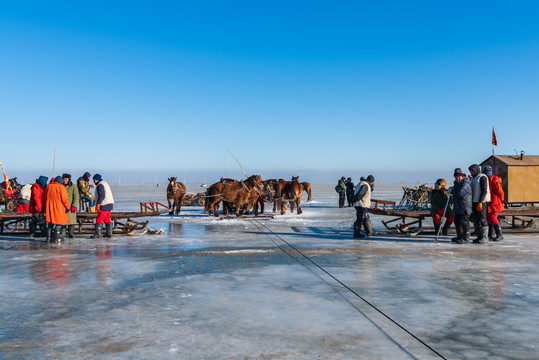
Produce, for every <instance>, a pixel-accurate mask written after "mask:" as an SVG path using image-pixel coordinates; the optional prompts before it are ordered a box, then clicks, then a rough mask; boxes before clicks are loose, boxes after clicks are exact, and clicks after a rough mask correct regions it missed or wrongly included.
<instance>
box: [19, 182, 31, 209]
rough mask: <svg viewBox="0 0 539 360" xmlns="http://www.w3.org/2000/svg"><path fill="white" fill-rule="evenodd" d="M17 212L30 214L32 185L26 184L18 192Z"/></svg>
mask: <svg viewBox="0 0 539 360" xmlns="http://www.w3.org/2000/svg"><path fill="white" fill-rule="evenodd" d="M17 193H18V194H19V198H18V199H17V212H18V213H20V212H26V213H27V212H30V198H31V197H32V185H30V184H26V185H24V186H22V187H21V188H20V189H19V190H17Z"/></svg>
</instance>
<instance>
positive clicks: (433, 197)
mask: <svg viewBox="0 0 539 360" xmlns="http://www.w3.org/2000/svg"><path fill="white" fill-rule="evenodd" d="M446 184H447V180H446V179H444V178H441V179H438V180H436V183H435V184H434V190H432V191H431V193H430V204H431V208H430V215H431V216H432V222H433V223H434V232H435V233H436V234H438V231H440V226H441V225H442V216H443V215H444V211H445V218H446V220H445V224H444V227H443V228H442V234H443V235H447V231H448V230H449V227H450V226H451V224H453V221H454V220H455V218H454V214H453V209H452V205H453V204H452V203H451V198H450V199H449V203H448V202H447V198H448V196H450V194H449V193H448V191H447V189H446V188H445V185H446ZM446 204H447V209H446V208H445V205H446Z"/></svg>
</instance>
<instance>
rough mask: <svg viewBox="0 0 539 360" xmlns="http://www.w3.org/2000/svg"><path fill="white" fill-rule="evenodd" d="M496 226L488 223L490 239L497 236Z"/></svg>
mask: <svg viewBox="0 0 539 360" xmlns="http://www.w3.org/2000/svg"><path fill="white" fill-rule="evenodd" d="M494 226H495V225H491V224H488V239H489V240H492V239H494V237H495V235H494Z"/></svg>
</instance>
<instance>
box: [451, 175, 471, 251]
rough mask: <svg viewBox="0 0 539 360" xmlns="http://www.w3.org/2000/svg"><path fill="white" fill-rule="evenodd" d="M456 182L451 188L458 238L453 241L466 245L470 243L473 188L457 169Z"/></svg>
mask: <svg viewBox="0 0 539 360" xmlns="http://www.w3.org/2000/svg"><path fill="white" fill-rule="evenodd" d="M453 176H454V177H455V182H454V185H453V187H452V188H451V193H452V194H453V212H454V213H455V229H456V230H457V237H455V238H453V239H451V241H453V242H456V243H457V244H466V243H469V242H470V222H469V217H470V214H471V213H472V186H471V184H470V180H469V179H468V178H467V177H466V174H464V173H463V172H462V170H461V169H459V168H457V169H455V172H454V173H453Z"/></svg>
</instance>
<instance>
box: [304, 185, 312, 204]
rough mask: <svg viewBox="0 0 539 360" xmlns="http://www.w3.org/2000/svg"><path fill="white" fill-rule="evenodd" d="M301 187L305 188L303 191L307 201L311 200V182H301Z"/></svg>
mask: <svg viewBox="0 0 539 360" xmlns="http://www.w3.org/2000/svg"><path fill="white" fill-rule="evenodd" d="M303 187H304V188H305V192H306V193H307V196H308V197H307V201H311V200H312V199H313V190H312V187H311V184H309V183H303Z"/></svg>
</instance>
